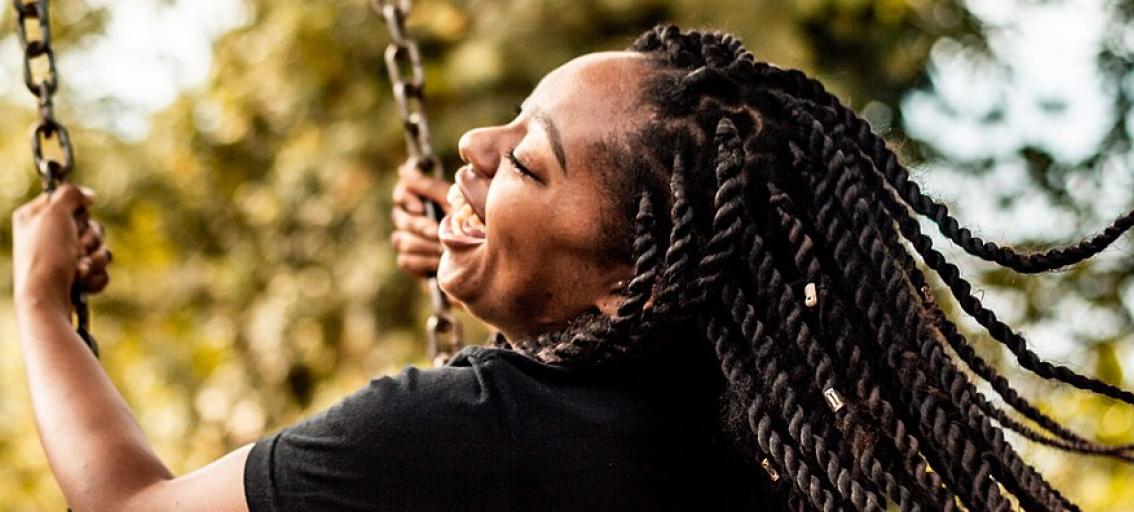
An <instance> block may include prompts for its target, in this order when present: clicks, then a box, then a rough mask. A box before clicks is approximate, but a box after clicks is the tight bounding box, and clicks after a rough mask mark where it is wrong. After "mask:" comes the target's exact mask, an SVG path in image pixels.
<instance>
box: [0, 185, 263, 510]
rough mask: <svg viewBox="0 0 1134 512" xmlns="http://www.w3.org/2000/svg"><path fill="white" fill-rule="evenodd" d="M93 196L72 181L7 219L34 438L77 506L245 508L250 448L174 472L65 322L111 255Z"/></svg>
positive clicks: (99, 281) (98, 281)
mask: <svg viewBox="0 0 1134 512" xmlns="http://www.w3.org/2000/svg"><path fill="white" fill-rule="evenodd" d="M92 200H93V198H92V196H91V195H89V194H87V193H84V192H82V191H80V190H79V189H78V188H75V187H74V186H70V185H64V186H63V187H60V188H59V189H58V190H57V191H56V192H55V193H54V194H52V195H51V196H50V197H48V196H46V195H45V196H40V197H38V198H36V199H35V200H33V201H32V202H30V203H28V204H26V205H24V206H23V207H21V208H20V209H19V210H17V211H16V213H15V215H14V217H13V226H14V230H13V231H14V245H15V247H14V250H13V262H14V267H15V269H14V270H15V273H14V277H15V305H16V318H17V320H18V322H19V329H20V344H21V352H22V354H23V360H24V366H25V369H26V371H27V377H28V387H29V389H30V391H31V399H32V405H33V408H34V410H35V416H36V424H37V427H38V429H39V436H40V441H41V443H42V444H43V447H44V451H45V452H46V453H47V458H48V462H49V463H50V465H51V469H52V472H53V473H54V474H55V478H56V480H57V481H58V482H59V485H60V487H61V488H62V489H63V494H64V495H65V496H66V498H67V502H68V503H69V504H70V505H71V507H72V508H74V509H75V510H76V511H87V510H92V511H101V510H114V511H133V510H155V511H160V510H185V511H192V510H217V511H243V510H247V505H246V504H245V500H244V484H243V470H244V463H245V460H246V459H247V457H248V452H249V451H250V449H251V448H250V446H245V447H243V448H240V449H238V450H236V451H234V452H232V453H230V454H229V455H227V456H225V457H223V458H221V459H219V460H217V461H216V462H213V463H212V464H209V465H208V466H205V467H204V468H201V469H200V470H198V471H196V472H193V473H190V474H188V475H185V476H183V477H180V478H174V476H173V474H172V473H171V472H170V471H169V469H167V468H166V467H165V465H164V464H163V463H162V462H161V460H160V459H159V458H158V457H157V455H156V454H155V453H154V452H153V450H152V449H151V448H150V446H149V443H148V442H147V441H146V439H145V436H144V435H143V433H142V431H141V429H140V428H139V426H138V423H137V422H136V421H135V420H134V418H133V416H132V415H131V414H130V411H129V409H128V408H127V406H126V403H125V401H124V400H123V399H122V396H121V395H120V394H119V393H118V391H117V390H116V389H115V388H114V386H113V385H112V384H111V382H110V380H109V379H108V378H107V376H106V374H105V373H104V372H103V371H102V368H101V367H100V366H99V365H98V362H97V361H96V360H95V358H94V356H93V355H91V353H90V351H89V350H88V349H87V348H86V346H85V345H84V344H83V342H82V340H81V339H80V338H79V337H78V335H76V334H75V332H74V330H73V329H72V327H71V322H70V311H71V310H70V299H69V290H70V288H71V284H72V282H73V281H74V280H75V278H76V274H78V278H79V281H80V283H83V284H84V285H85V286H86V287H87V288H88V289H91V288H93V290H91V291H97V290H98V289H101V287H102V286H105V284H106V279H105V267H106V264H107V263H109V253H108V252H107V251H106V249H105V248H104V247H102V244H101V240H100V236H99V234H98V230H97V229H96V227H95V225H94V224H93V223H91V222H89V221H88V220H86V218H85V215H81V216H78V217H77V216H76V212H84V211H85V209H86V208H87V207H88V206H89V205H90V204H91V202H92Z"/></svg>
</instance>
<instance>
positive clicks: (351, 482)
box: [245, 348, 508, 511]
mask: <svg viewBox="0 0 1134 512" xmlns="http://www.w3.org/2000/svg"><path fill="white" fill-rule="evenodd" d="M501 363H502V361H499V360H498V359H497V358H496V357H495V356H493V355H492V354H482V353H481V350H480V349H475V348H470V349H466V351H464V352H462V354H461V357H458V358H456V359H455V360H454V362H453V364H451V365H449V366H445V367H440V368H430V369H420V368H415V367H412V366H411V367H406V368H405V369H403V370H402V371H400V372H398V373H396V374H394V375H389V376H385V377H381V378H376V379H373V380H371V381H370V382H369V383H368V384H367V385H366V386H364V387H363V388H362V389H360V390H358V391H356V392H355V393H353V394H351V395H350V396H348V397H346V398H344V399H343V400H341V401H340V402H338V403H337V404H335V405H333V406H331V407H329V408H327V409H326V410H324V411H322V412H320V413H319V414H317V415H315V416H313V417H311V418H309V419H307V420H305V421H303V422H300V423H298V424H295V425H293V426H290V427H287V428H285V429H283V430H281V431H279V432H277V433H275V434H273V435H271V436H269V437H266V438H264V439H261V440H260V441H259V442H257V443H256V445H255V446H254V447H253V449H252V451H251V452H250V454H249V458H248V461H247V463H246V467H245V492H246V495H247V497H248V502H249V504H250V505H251V506H252V510H272V511H284V510H322V509H334V510H371V509H393V510H404V509H422V508H425V509H431V508H435V507H432V505H436V504H437V503H440V502H441V501H444V500H450V502H452V503H456V502H458V501H459V500H456V498H455V497H454V493H456V494H461V493H464V492H465V491H468V490H469V489H472V488H474V487H476V486H477V485H480V486H489V485H490V484H491V482H492V481H493V480H494V479H498V478H500V477H502V476H503V475H504V473H505V472H506V470H507V467H508V461H507V459H506V457H505V455H504V454H505V453H507V450H503V451H502V450H500V447H501V446H502V445H507V443H508V436H507V432H508V428H507V426H506V425H505V424H504V418H503V416H502V415H501V413H500V411H501V407H500V405H499V401H500V397H499V393H498V392H497V391H496V385H495V384H494V380H495V377H494V374H495V373H498V371H499V367H500V366H501ZM451 475H462V479H460V484H459V485H455V486H453V487H451V488H444V489H441V490H438V489H437V488H435V487H432V484H429V483H428V482H437V481H442V480H445V479H447V478H449V477H450V476H451ZM438 500H441V501H438ZM376 504H378V505H381V506H377V507H376ZM375 507H376V508H375ZM481 508H483V507H481Z"/></svg>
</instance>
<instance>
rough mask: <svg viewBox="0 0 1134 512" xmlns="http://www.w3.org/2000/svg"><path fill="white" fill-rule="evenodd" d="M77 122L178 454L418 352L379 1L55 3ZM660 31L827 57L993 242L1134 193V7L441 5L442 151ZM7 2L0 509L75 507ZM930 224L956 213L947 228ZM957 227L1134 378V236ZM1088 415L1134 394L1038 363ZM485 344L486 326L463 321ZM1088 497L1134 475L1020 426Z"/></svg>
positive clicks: (927, 179) (995, 278) (1126, 484)
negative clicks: (45, 414) (1018, 264)
mask: <svg viewBox="0 0 1134 512" xmlns="http://www.w3.org/2000/svg"><path fill="white" fill-rule="evenodd" d="M52 6H53V17H54V19H53V20H52V21H53V28H54V31H55V34H56V38H57V40H58V41H57V43H56V45H55V48H56V52H57V55H58V58H59V63H60V64H59V69H60V73H61V77H62V84H63V85H62V87H61V89H60V91H59V93H58V101H57V103H58V105H59V107H58V115H59V117H60V118H61V119H62V120H63V122H64V123H65V124H66V125H67V126H68V127H70V128H71V133H72V138H73V139H75V144H76V146H77V151H78V153H77V158H78V169H77V171H76V174H75V177H76V180H77V181H79V182H81V183H83V184H85V185H88V186H90V187H93V188H94V189H95V190H97V192H98V194H99V200H98V204H97V205H96V209H95V213H96V214H97V216H98V217H99V218H100V219H101V220H102V221H103V222H104V223H105V224H106V225H107V227H108V239H109V243H110V245H111V246H112V247H113V249H114V253H115V263H114V265H113V267H112V276H113V278H112V282H111V286H110V288H109V290H108V291H106V292H105V293H103V294H102V295H99V296H97V297H95V298H94V299H93V304H94V305H93V317H94V332H95V334H96V336H97V337H98V339H99V340H100V342H101V344H102V348H103V354H104V356H103V359H102V364H103V366H104V367H105V368H106V370H107V372H108V373H109V374H110V376H111V377H112V379H113V380H114V381H115V383H117V385H118V387H119V389H120V390H122V392H123V394H124V395H125V397H126V399H127V401H128V402H129V403H130V405H131V406H132V408H133V410H134V411H135V413H136V415H137V417H138V419H139V421H140V422H141V424H142V427H143V428H144V430H145V432H146V433H147V435H148V436H149V438H150V440H151V441H152V442H153V443H154V445H155V446H156V448H157V451H158V452H159V453H160V454H161V455H162V457H163V458H164V459H165V460H166V461H167V463H168V464H169V465H170V466H171V467H172V469H173V470H174V471H175V472H178V473H181V472H186V471H189V470H192V469H194V468H196V467H199V466H200V465H202V464H204V463H206V462H208V461H211V460H212V459H214V458H216V457H218V456H219V455H221V454H223V453H225V452H226V451H228V450H230V449H232V448H234V447H237V446H239V445H241V444H244V443H247V442H250V441H253V440H255V439H257V438H258V437H260V436H261V435H264V434H266V433H268V432H270V431H272V430H274V429H278V428H280V427H282V426H285V425H287V424H289V423H291V422H293V421H295V420H297V419H299V418H302V417H304V416H306V415H309V414H311V413H313V412H314V411H317V410H319V409H321V408H323V407H326V406H327V405H329V404H332V403H334V402H335V401H336V400H337V399H339V398H341V397H342V396H344V395H345V394H347V393H349V392H351V391H353V390H355V389H356V388H358V387H359V386H362V385H363V384H364V383H365V382H366V381H367V380H368V379H369V378H371V377H372V376H375V375H380V374H383V373H387V372H392V371H396V370H397V369H398V368H400V367H401V366H403V365H405V364H409V363H421V364H424V363H425V360H424V359H425V358H424V335H423V324H424V319H425V317H426V315H427V305H428V301H427V299H426V297H425V296H424V295H423V294H422V293H421V287H420V284H419V283H418V282H416V281H414V280H412V279H410V278H408V277H407V276H405V275H403V274H401V273H399V271H398V270H397V269H396V268H395V266H394V258H393V252H392V249H391V247H390V245H389V243H388V241H387V240H388V236H389V234H390V231H391V223H390V219H389V210H390V201H389V195H390V187H391V184H392V183H393V181H394V179H395V168H396V166H397V164H398V163H399V162H400V161H401V160H402V159H403V158H404V156H405V150H404V148H403V140H402V136H401V133H400V131H399V130H400V125H399V124H398V123H397V122H396V121H395V117H396V115H395V109H394V106H393V104H392V103H391V95H390V88H389V85H390V84H389V83H388V81H387V79H386V74H385V70H384V68H383V64H382V51H383V49H384V46H385V44H386V43H387V42H388V34H387V33H386V31H385V28H384V25H383V24H382V23H381V22H380V20H379V19H378V18H377V17H376V16H375V15H374V14H373V13H372V12H371V10H370V7H369V5H368V2H367V0H333V1H323V2H311V1H308V0H272V1H268V0H243V1H234V0H115V1H113V2H111V1H110V0H55V1H53V2H52ZM661 21H674V22H677V23H679V24H680V25H682V26H684V27H689V28H691V27H715V28H720V29H724V30H727V31H730V32H733V33H735V34H737V35H739V36H740V37H741V38H742V39H743V40H744V41H745V42H746V43H747V46H748V47H749V48H750V49H751V50H753V51H754V52H755V53H756V54H757V56H758V57H759V58H761V59H764V60H768V61H771V62H774V63H776V64H779V65H781V66H786V67H796V68H800V69H803V70H804V71H807V72H808V73H810V74H812V75H814V76H817V77H819V78H820V79H821V80H822V81H823V82H824V83H825V84H827V85H828V86H829V87H830V88H831V89H832V90H833V91H835V92H836V93H837V94H838V95H839V96H840V97H841V98H843V99H844V101H846V102H848V103H849V104H851V105H853V106H854V108H855V109H856V110H857V111H859V112H861V113H862V114H863V115H865V116H866V117H867V118H868V119H869V120H870V122H871V123H872V124H873V125H874V127H875V128H876V130H878V131H879V132H881V133H883V134H885V135H886V136H887V137H888V138H889V139H890V140H891V141H892V142H893V143H894V144H895V145H896V146H897V147H899V148H900V150H901V152H902V153H903V156H904V158H905V161H906V162H907V163H908V164H909V165H910V166H911V168H912V169H913V173H914V175H915V177H916V178H917V179H918V181H920V182H921V183H922V184H923V185H924V186H925V188H926V189H927V190H928V191H929V192H930V193H931V194H933V195H935V196H937V197H939V198H940V199H941V200H942V201H944V202H945V203H947V204H949V205H950V206H952V207H953V208H954V210H955V212H956V213H957V215H958V217H959V218H960V219H961V220H962V223H964V224H967V225H968V226H970V227H972V228H974V230H975V231H976V232H977V233H978V234H980V235H981V236H982V237H985V238H986V239H990V240H993V241H997V242H1005V243H1009V244H1012V245H1015V246H1017V247H1025V248H1029V247H1031V248H1038V247H1048V246H1051V245H1053V244H1060V243H1067V242H1070V241H1073V240H1077V239H1079V238H1082V237H1083V236H1085V235H1087V234H1089V233H1093V232H1096V231H1097V230H1099V229H1101V228H1102V227H1103V226H1104V225H1105V224H1106V223H1108V222H1109V221H1110V220H1111V219H1112V218H1113V217H1115V216H1117V215H1118V214H1120V213H1121V212H1123V211H1126V210H1129V209H1130V208H1131V207H1134V161H1132V159H1134V150H1132V148H1131V137H1132V135H1134V134H1132V132H1131V127H1130V121H1131V120H1132V119H1134V118H1132V115H1134V104H1132V98H1134V73H1132V71H1134V24H1132V21H1134V2H1131V1H1118V0H1046V1H1043V0H967V1H965V0H941V1H934V0H799V1H777V0H498V1H490V0H419V1H418V2H416V5H415V7H414V11H413V15H412V17H411V18H410V20H409V25H410V30H411V32H412V33H413V35H414V36H415V37H416V38H418V40H419V41H420V43H421V45H422V50H423V54H424V58H425V61H426V82H427V96H428V99H429V105H428V108H429V113H430V116H431V121H432V124H433V129H434V143H435V145H436V147H437V148H438V150H439V151H440V152H441V154H442V155H443V157H444V158H445V159H446V161H447V162H449V163H450V165H449V167H450V168H452V167H453V166H452V163H453V161H454V157H455V145H456V141H457V138H458V137H459V136H460V134H461V133H463V132H464V131H466V130H468V129H470V128H473V127H477V126H482V125H487V124H496V123H501V122H505V121H506V120H507V119H509V118H510V117H511V110H512V108H513V106H514V105H515V104H516V103H519V102H520V101H521V100H522V99H523V98H524V97H525V96H526V94H527V93H528V92H529V91H530V90H531V88H532V87H533V86H534V84H535V83H536V82H537V81H538V79H539V78H540V77H541V76H543V75H544V74H545V73H547V72H548V71H549V70H551V69H553V68H555V67H557V66H558V65H560V64H562V63H563V62H565V61H567V60H569V59H570V58H572V57H573V56H576V55H579V54H581V53H585V52H589V51H594V50H605V49H618V48H623V47H625V46H627V45H628V44H629V43H630V42H631V41H632V40H633V38H634V37H635V36H636V35H637V34H638V33H640V32H641V31H643V30H645V29H647V28H649V27H650V26H652V25H654V24H655V23H658V22H661ZM13 29H14V16H13V12H12V9H11V7H10V5H8V4H4V5H3V7H2V8H0V214H2V217H3V219H4V222H3V223H0V288H2V289H3V290H5V292H4V293H3V294H2V295H0V510H11V511H24V510H63V507H64V504H63V501H62V498H61V495H60V493H59V491H58V489H57V488H56V486H55V484H54V482H53V480H52V479H51V476H50V474H49V472H48V470H47V467H46V461H45V459H44V457H43V455H42V452H41V449H40V446H39V444H38V441H37V439H36V436H35V429H34V424H33V420H32V413H31V411H30V409H29V406H28V398H27V389H26V386H25V384H24V375H23V368H22V365H21V363H20V359H19V350H18V346H17V343H16V330H15V325H14V319H13V316H12V311H11V301H10V290H11V270H10V268H11V262H10V252H11V227H10V223H9V221H8V219H9V218H10V214H11V211H12V210H13V209H14V208H15V207H16V206H18V205H19V204H20V203H22V202H23V201H26V200H28V199H29V198H31V197H33V196H34V194H35V193H36V192H37V191H38V188H39V182H38V180H37V178H36V176H35V173H34V170H33V167H32V165H31V159H30V149H29V147H28V142H27V130H28V126H29V125H30V124H31V122H32V120H33V117H34V111H35V104H34V101H33V100H32V97H31V95H30V94H29V93H28V92H27V91H26V90H25V89H24V87H23V83H22V80H21V79H20V65H21V52H20V49H19V45H18V43H17V41H16V39H15V37H14V34H13V32H14V30H13ZM926 231H927V232H930V231H932V232H934V233H936V232H935V230H934V229H933V228H932V226H931V225H927V226H926ZM938 245H939V246H940V247H942V248H943V250H944V251H945V252H946V254H947V255H949V256H951V257H953V258H954V259H955V260H956V261H957V262H958V263H959V264H961V266H962V268H963V269H964V271H965V274H966V275H967V276H969V277H971V278H973V279H974V280H975V282H976V283H977V284H978V287H979V290H980V291H979V292H978V293H979V294H982V295H983V298H984V300H985V301H987V303H988V304H989V305H990V306H991V307H992V309H994V310H995V311H997V313H999V314H1000V315H1001V316H1002V317H1003V319H1005V320H1006V321H1007V322H1008V323H1009V324H1010V325H1013V326H1015V327H1017V328H1019V329H1020V330H1021V331H1022V332H1023V333H1024V334H1025V335H1026V336H1027V337H1028V338H1029V340H1030V342H1031V345H1032V347H1033V348H1034V349H1035V350H1036V351H1038V352H1039V353H1040V354H1041V355H1043V356H1044V357H1046V358H1048V359H1050V360H1054V361H1059V362H1061V363H1064V364H1067V365H1069V366H1071V367H1072V368H1075V369H1077V370H1079V371H1081V372H1083V373H1086V374H1089V375H1094V376H1099V377H1100V378H1102V379H1104V380H1107V381H1109V382H1111V383H1114V384H1118V385H1122V386H1125V387H1127V388H1130V387H1134V382H1132V380H1134V379H1130V378H1128V377H1127V376H1126V373H1125V372H1124V369H1134V321H1132V320H1134V250H1132V247H1134V240H1132V237H1131V236H1130V235H1127V236H1126V237H1125V238H1124V239H1122V240H1120V241H1119V242H1118V243H1116V244H1115V246H1114V247H1112V248H1111V249H1109V250H1108V251H1106V252H1105V253H1104V254H1102V255H1100V256H1098V257H1096V258H1094V259H1093V260H1092V261H1091V262H1089V263H1087V264H1082V265H1079V266H1076V267H1074V268H1072V269H1069V270H1066V271H1061V272H1056V273H1051V274H1047V275H1040V276H1019V275H1015V274H1012V273H1006V272H1003V271H998V270H996V269H995V268H993V267H991V266H988V265H984V264H981V263H979V262H976V261H973V259H972V258H968V257H966V256H965V255H964V254H963V253H962V252H961V251H960V250H957V249H955V248H952V247H951V246H950V245H948V244H947V243H945V242H944V241H939V242H938ZM966 325H967V326H968V328H969V331H970V334H971V337H972V339H973V340H974V341H975V342H976V343H977V344H978V345H979V346H980V347H981V348H982V353H983V354H984V355H986V356H987V357H988V358H990V359H993V360H996V361H998V362H999V366H1000V367H1001V368H1002V370H1003V371H1004V372H1006V373H1007V374H1008V375H1009V376H1010V378H1011V379H1012V380H1013V381H1014V382H1016V383H1018V384H1019V386H1020V387H1021V389H1023V390H1024V392H1025V395H1026V396H1028V397H1029V398H1032V399H1034V400H1037V401H1038V402H1039V403H1041V404H1042V408H1043V409H1045V410H1047V411H1048V412H1050V413H1051V414H1053V415H1054V416H1055V417H1056V418H1059V419H1060V420H1062V421H1064V422H1066V423H1068V424H1070V425H1071V426H1073V427H1074V428H1075V429H1076V430H1077V431H1079V432H1082V433H1085V434H1087V435H1088V436H1091V437H1095V438H1097V439H1100V440H1102V441H1106V442H1112V443H1113V442H1120V441H1124V442H1131V441H1134V407H1129V406H1122V405H1118V404H1116V403H1115V402H1112V401H1110V400H1106V399H1099V398H1096V397H1093V396H1089V395H1088V394H1086V393H1082V392H1077V391H1072V390H1069V389H1068V388H1067V387H1066V386H1055V385H1051V384H1048V383H1045V382H1041V381H1040V380H1039V379H1036V378H1033V377H1031V376H1029V375H1025V374H1023V373H1021V372H1020V371H1018V370H1017V367H1016V366H1015V363H1014V361H1013V360H1012V359H1011V358H1010V357H1004V354H1005V353H1004V352H1003V351H1002V350H1001V349H1000V348H999V347H998V346H996V345H995V343H992V342H989V340H988V338H987V335H986V334H985V333H983V332H981V331H979V330H977V329H976V328H975V327H976V326H975V324H972V323H968V324H966ZM469 327H470V330H471V331H472V336H473V339H474V340H476V339H482V337H483V333H484V331H483V329H482V328H479V327H477V326H475V323H473V322H470V326H469ZM1012 439H1013V441H1016V444H1017V445H1018V446H1020V447H1021V449H1022V450H1023V451H1025V452H1026V455H1027V459H1028V460H1030V461H1032V462H1034V463H1035V464H1037V465H1038V466H1039V467H1040V468H1041V469H1042V471H1043V472H1044V473H1045V474H1046V475H1047V476H1048V477H1049V478H1050V479H1051V480H1052V481H1054V483H1055V485H1056V486H1057V487H1058V488H1060V489H1062V490H1064V491H1065V492H1066V494H1068V495H1069V496H1070V497H1071V498H1073V499H1074V500H1075V501H1077V502H1078V503H1080V504H1082V506H1083V509H1084V510H1087V511H1128V510H1132V509H1134V468H1132V467H1130V466H1123V465H1121V464H1118V463H1114V462H1110V461H1109V460H1105V459H1098V458H1089V457H1081V456H1070V455H1064V454H1062V453H1059V452H1054V451H1052V450H1048V449H1045V448H1038V447H1035V446H1032V445H1030V444H1029V443H1027V442H1025V441H1023V440H1020V439H1018V438H1015V437H1013V438H1012Z"/></svg>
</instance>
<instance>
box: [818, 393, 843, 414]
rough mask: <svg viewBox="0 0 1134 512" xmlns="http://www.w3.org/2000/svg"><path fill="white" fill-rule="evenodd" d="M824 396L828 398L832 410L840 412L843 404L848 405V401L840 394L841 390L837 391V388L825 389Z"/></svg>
mask: <svg viewBox="0 0 1134 512" xmlns="http://www.w3.org/2000/svg"><path fill="white" fill-rule="evenodd" d="M823 398H824V399H826V400H827V405H828V406H829V407H830V408H831V412H839V409H842V408H843V406H844V405H846V403H845V402H843V397H842V396H839V392H838V391H835V388H827V389H824V390H823Z"/></svg>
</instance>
